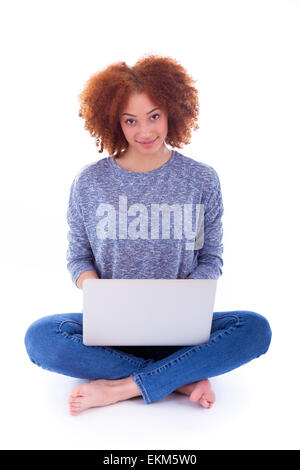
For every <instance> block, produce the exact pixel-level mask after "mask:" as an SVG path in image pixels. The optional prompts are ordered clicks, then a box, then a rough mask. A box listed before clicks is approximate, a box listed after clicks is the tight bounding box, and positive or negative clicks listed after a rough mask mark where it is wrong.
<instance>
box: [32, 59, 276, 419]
mask: <svg viewBox="0 0 300 470" xmlns="http://www.w3.org/2000/svg"><path fill="white" fill-rule="evenodd" d="M79 98H80V103H81V107H80V112H79V116H80V117H82V118H83V119H84V120H85V128H86V129H87V130H88V131H89V132H90V134H91V135H92V136H93V137H96V144H97V146H100V150H99V152H100V153H101V152H102V151H103V149H104V148H105V149H106V150H107V151H108V153H109V156H108V157H106V158H102V159H100V160H98V161H97V162H96V163H91V164H88V165H86V166H84V167H83V168H82V169H81V170H80V171H79V172H78V174H77V175H76V177H75V178H74V180H73V183H72V186H71V190H70V198H69V205H68V211H67V220H68V224H69V227H70V230H69V232H68V241H69V247H68V252H67V261H68V265H67V267H68V270H69V272H70V275H71V278H72V281H73V282H74V283H75V285H76V286H77V287H78V288H80V289H81V288H82V284H83V282H84V280H85V279H88V278H103V279H115V278H119V279H124V278H131V279H139V278H154V279H191V280H193V279H218V278H219V277H220V275H221V274H222V266H223V261H222V253H223V245H222V234H223V231H222V222H221V218H222V215H223V203H222V195H221V187H220V181H219V178H218V175H217V173H216V171H215V170H214V169H213V168H212V167H211V166H210V165H207V164H205V163H200V162H198V161H197V160H194V159H191V158H190V157H186V156H184V155H183V154H181V153H180V152H178V151H177V150H175V149H174V147H177V148H182V146H183V145H184V144H188V143H189V142H190V137H191V129H192V128H193V129H197V128H198V125H197V116H198V112H199V104H198V95H197V90H196V88H195V87H194V81H193V80H192V79H191V77H190V76H189V75H188V74H187V72H186V70H185V69H184V68H183V67H182V66H181V65H180V64H179V63H178V62H177V61H175V60H174V59H171V58H169V57H160V56H157V55H149V56H146V57H144V58H142V59H140V60H139V61H138V62H137V63H136V64H135V65H134V66H133V67H128V66H127V65H126V63H125V62H121V63H116V64H112V65H110V66H108V67H107V68H106V69H104V70H102V71H100V72H98V73H96V74H94V75H92V76H91V77H90V79H89V81H88V82H87V84H86V86H85V87H84V89H83V91H82V92H81V94H80V95H79ZM167 144H169V145H170V146H171V147H173V149H172V148H169V147H168V146H167ZM186 205H190V206H191V207H192V208H195V207H196V206H197V205H198V206H199V205H203V206H204V240H203V243H202V245H201V246H200V247H199V246H196V244H195V240H196V235H197V234H196V232H195V231H193V230H192V227H195V223H196V220H198V219H196V217H197V216H196V214H195V211H194V210H193V211H192V213H190V214H189V215H190V219H189V218H188V217H187V213H186V212H185V208H186V207H187V206H186ZM127 206H129V207H127ZM166 207H167V208H169V209H170V213H169V216H170V217H169V220H168V221H167V222H168V223H165V224H164V222H166V220H164V219H163V223H162V225H163V226H162V227H161V226H160V225H159V226H158V225H157V224H155V217H154V215H153V213H151V211H154V212H155V210H156V215H157V214H158V215H159V210H160V209H162V208H166ZM178 208H179V212H178ZM172 211H174V213H173V214H171V212H172ZM175 213H176V214H177V215H176V217H175ZM178 214H179V216H180V214H181V215H182V214H184V226H183V227H182V225H180V222H182V219H181V216H180V217H179V218H178ZM164 215H165V213H164ZM172 215H173V218H172ZM158 220H159V218H158ZM156 221H157V219H156ZM188 221H189V222H190V224H188ZM168 224H169V225H168ZM178 227H179V228H181V230H179V229H178ZM191 242H192V249H191ZM193 242H194V244H193ZM192 282H193V281H192ZM116 295H118V293H117V292H116ZM162 314H163V312H162ZM182 314H183V315H184V312H182ZM116 327H117V325H116ZM270 341H271V329H270V326H269V323H268V321H267V320H266V318H264V317H263V316H262V315H260V314H258V313H255V312H251V311H246V310H239V311H233V312H232V311H227V312H214V315H213V322H212V329H211V337H210V341H209V343H208V344H205V345H198V346H197V345H196V346H192V347H191V346H187V347H156V346H151V347H142V346H139V347H133V346H132V347H129V346H128V347H94V346H93V347H90V346H84V345H83V344H82V314H81V313H66V314H56V315H50V316H46V317H42V318H40V319H38V320H37V321H35V322H34V323H33V324H32V325H31V326H30V327H29V328H28V330H27V332H26V336H25V345H26V348H27V352H28V355H29V357H30V359H31V361H32V362H33V363H35V364H37V365H39V366H41V367H43V368H45V369H48V370H51V371H54V372H58V373H60V374H64V375H68V376H71V377H78V378H83V379H87V380H88V381H89V382H87V383H85V384H83V385H80V386H78V387H75V388H74V389H73V390H72V391H71V394H70V397H69V408H70V413H71V414H72V415H77V414H78V413H80V412H81V411H83V410H85V409H87V408H90V407H98V406H105V405H109V404H112V403H116V402H118V401H120V400H127V399H129V398H132V397H136V396H142V397H143V399H144V401H145V402H146V403H147V404H149V403H153V402H155V401H157V400H160V399H162V398H164V397H166V396H167V395H169V394H170V393H172V392H175V391H176V392H179V393H182V394H185V395H187V396H189V398H190V400H192V401H194V402H199V403H200V404H201V405H202V406H204V407H206V408H210V407H211V406H212V404H213V403H214V401H215V394H214V392H213V390H212V388H211V385H210V382H209V380H208V379H209V378H210V377H214V376H217V375H220V374H224V373H226V372H228V371H230V370H232V369H234V368H236V367H239V366H241V365H242V364H245V363H247V362H249V361H251V360H252V359H254V358H257V357H259V356H260V355H261V354H264V353H266V352H267V350H268V348H269V344H270Z"/></svg>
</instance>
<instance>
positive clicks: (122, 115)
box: [121, 108, 160, 117]
mask: <svg viewBox="0 0 300 470" xmlns="http://www.w3.org/2000/svg"><path fill="white" fill-rule="evenodd" d="M156 109H160V108H153V109H151V111H148V113H146V114H150V113H152V112H153V111H155V110H156ZM125 114H127V115H128V116H133V117H136V115H135V114H130V113H123V114H121V116H124V115H125Z"/></svg>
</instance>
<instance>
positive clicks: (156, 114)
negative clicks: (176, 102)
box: [151, 113, 159, 121]
mask: <svg viewBox="0 0 300 470" xmlns="http://www.w3.org/2000/svg"><path fill="white" fill-rule="evenodd" d="M154 116H158V117H159V114H158V113H155V114H152V116H151V117H152V118H153V117H154ZM154 121H157V119H154Z"/></svg>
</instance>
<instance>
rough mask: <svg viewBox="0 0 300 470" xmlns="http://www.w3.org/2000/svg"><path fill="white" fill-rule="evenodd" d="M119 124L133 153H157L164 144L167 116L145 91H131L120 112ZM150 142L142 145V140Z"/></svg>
mask: <svg viewBox="0 0 300 470" xmlns="http://www.w3.org/2000/svg"><path fill="white" fill-rule="evenodd" d="M120 124H121V127H122V130H123V133H124V136H125V138H126V140H127V142H128V144H129V147H128V149H130V151H133V152H134V153H142V154H153V153H157V151H159V150H160V149H161V147H163V146H164V145H165V139H166V137H167V134H168V116H167V113H166V111H165V110H164V109H162V108H159V107H158V105H157V104H156V103H153V102H152V101H151V100H150V98H149V97H148V96H147V95H146V94H145V93H133V94H131V95H130V97H129V99H128V102H127V104H126V106H125V108H124V109H123V111H122V112H121V114H120ZM149 141H150V142H151V141H154V143H152V144H151V143H150V144H148V145H143V144H142V143H144V142H149Z"/></svg>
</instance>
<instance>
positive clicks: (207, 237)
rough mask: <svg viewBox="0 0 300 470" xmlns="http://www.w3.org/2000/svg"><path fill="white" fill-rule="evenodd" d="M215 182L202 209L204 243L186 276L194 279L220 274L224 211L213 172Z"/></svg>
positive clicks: (219, 190) (218, 181)
mask: <svg viewBox="0 0 300 470" xmlns="http://www.w3.org/2000/svg"><path fill="white" fill-rule="evenodd" d="M215 177H216V184H214V187H213V189H212V191H211V192H210V195H209V198H208V203H207V205H206V206H205V211H204V243H203V246H202V248H201V249H200V250H198V253H197V265H196V267H195V268H194V269H193V271H192V272H191V273H190V274H189V275H188V276H187V277H188V278H194V279H218V278H219V277H220V276H221V275H222V266H223V260H222V253H223V244H222V238H223V226H222V216H223V212H224V207H223V200H222V193H221V187H220V180H219V177H218V175H217V174H216V173H215Z"/></svg>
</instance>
